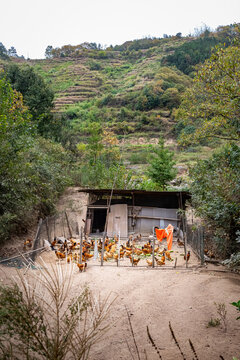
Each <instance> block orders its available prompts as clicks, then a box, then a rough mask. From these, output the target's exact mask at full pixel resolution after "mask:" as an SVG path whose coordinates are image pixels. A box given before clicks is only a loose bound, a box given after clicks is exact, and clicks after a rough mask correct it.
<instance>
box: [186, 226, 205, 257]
mask: <svg viewBox="0 0 240 360" xmlns="http://www.w3.org/2000/svg"><path fill="white" fill-rule="evenodd" d="M186 231H187V243H188V244H189V245H190V246H191V248H192V249H193V251H194V253H195V255H196V256H197V257H198V258H199V259H200V260H201V264H203V263H204V233H205V231H204V227H203V226H196V225H187V227H186Z"/></svg>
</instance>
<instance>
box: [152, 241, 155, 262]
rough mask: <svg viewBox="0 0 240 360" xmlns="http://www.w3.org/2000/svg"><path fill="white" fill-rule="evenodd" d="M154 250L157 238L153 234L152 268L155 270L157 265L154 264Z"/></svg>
mask: <svg viewBox="0 0 240 360" xmlns="http://www.w3.org/2000/svg"><path fill="white" fill-rule="evenodd" d="M154 250H155V236H154V234H153V245H152V268H154V266H155V263H154V260H155V259H154Z"/></svg>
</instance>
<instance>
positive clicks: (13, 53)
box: [8, 46, 18, 58]
mask: <svg viewBox="0 0 240 360" xmlns="http://www.w3.org/2000/svg"><path fill="white" fill-rule="evenodd" d="M8 56H12V57H16V58H17V57H18V54H17V50H16V49H15V47H13V46H11V47H10V49H8Z"/></svg>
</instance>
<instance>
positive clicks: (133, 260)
mask: <svg viewBox="0 0 240 360" xmlns="http://www.w3.org/2000/svg"><path fill="white" fill-rule="evenodd" d="M129 259H130V261H131V263H133V265H134V266H137V264H138V263H139V261H140V258H138V259H135V258H132V257H131V256H129Z"/></svg>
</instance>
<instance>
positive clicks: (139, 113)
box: [13, 26, 231, 174]
mask: <svg viewBox="0 0 240 360" xmlns="http://www.w3.org/2000/svg"><path fill="white" fill-rule="evenodd" d="M230 33H231V26H229V27H219V29H218V30H217V31H216V32H214V33H209V32H208V31H207V30H206V31H205V33H203V34H201V35H200V36H199V37H197V38H193V37H185V38H183V37H181V35H180V34H177V35H176V36H172V37H166V38H162V39H151V38H149V39H148V38H147V39H141V40H134V41H127V42H125V43H124V44H122V45H119V46H115V47H110V48H108V49H105V50H103V49H101V48H98V47H97V46H96V44H87V43H84V44H82V45H78V46H71V45H65V46H63V47H61V48H56V49H53V48H52V47H48V48H49V49H48V50H49V51H48V53H47V52H46V53H47V54H46V55H47V57H48V58H47V59H45V60H28V61H25V60H22V59H13V61H17V62H18V64H20V65H24V64H26V63H27V64H28V65H30V66H33V67H34V69H35V70H36V71H37V72H38V73H39V74H40V75H41V76H42V77H43V78H44V79H45V81H46V82H47V83H48V84H49V85H50V86H51V88H52V89H53V91H54V94H55V95H54V110H53V111H54V113H55V117H56V119H58V118H61V117H64V121H65V122H67V124H68V130H67V132H65V135H64V136H65V138H64V140H63V143H64V146H70V148H71V150H73V148H74V147H75V145H76V144H78V143H79V142H86V139H87V138H88V136H89V128H90V127H91V126H92V125H93V126H95V125H94V124H96V123H97V124H100V126H102V127H103V128H104V129H107V130H108V131H111V132H113V133H114V134H115V135H116V136H117V138H118V140H119V141H120V144H121V153H122V156H123V159H124V161H125V163H126V164H128V166H129V167H132V168H133V169H134V171H136V170H140V172H142V169H144V166H145V165H146V164H147V163H148V154H149V147H148V144H149V143H151V144H156V143H157V141H158V138H159V136H160V135H161V136H163V137H164V139H165V141H166V144H167V145H168V146H169V147H170V149H171V150H174V151H175V160H176V161H177V165H178V167H179V174H180V173H181V172H182V171H184V169H185V170H186V169H187V166H188V165H191V164H192V163H194V162H195V160H196V159H197V158H199V157H200V158H204V157H206V156H207V155H208V154H209V150H210V148H209V146H208V147H206V146H205V147H203V146H198V147H197V148H192V149H191V148H190V149H188V150H187V152H182V150H181V151H180V150H179V149H178V146H177V137H178V134H179V131H181V126H178V125H177V124H176V121H175V119H174V111H175V109H176V108H178V106H179V104H180V101H181V95H182V94H183V92H184V91H185V90H186V89H187V88H188V87H189V86H190V85H191V81H192V74H193V70H194V66H195V65H196V64H198V63H199V62H201V61H204V60H205V59H206V58H208V57H209V56H210V54H211V50H212V49H213V47H214V46H215V45H216V44H217V43H219V42H223V41H225V42H227V41H228V40H227V39H228V36H229V35H230ZM67 144H68V145H67ZM215 146H216V144H214V147H215Z"/></svg>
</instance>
